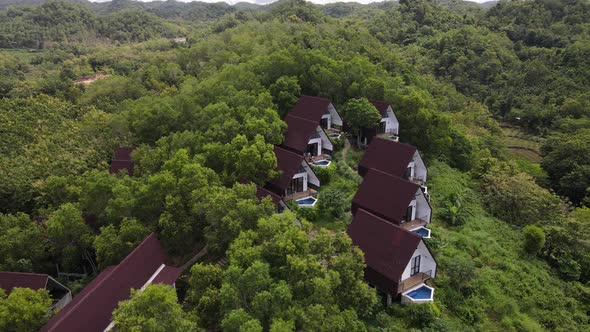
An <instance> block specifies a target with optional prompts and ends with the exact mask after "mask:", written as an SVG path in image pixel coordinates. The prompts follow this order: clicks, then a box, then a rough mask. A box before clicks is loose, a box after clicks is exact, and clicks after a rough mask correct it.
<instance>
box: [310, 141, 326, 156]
mask: <svg viewBox="0 0 590 332" xmlns="http://www.w3.org/2000/svg"><path fill="white" fill-rule="evenodd" d="M315 143H317V144H318V145H317V151H316V155H318V154H322V148H323V141H322V138H321V137H318V138H312V139H310V140H309V142H307V145H310V144H315Z"/></svg>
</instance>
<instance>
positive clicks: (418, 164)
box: [412, 150, 428, 182]
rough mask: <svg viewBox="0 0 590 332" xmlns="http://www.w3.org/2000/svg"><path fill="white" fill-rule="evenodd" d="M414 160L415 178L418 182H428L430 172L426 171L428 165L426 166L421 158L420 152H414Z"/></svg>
mask: <svg viewBox="0 0 590 332" xmlns="http://www.w3.org/2000/svg"><path fill="white" fill-rule="evenodd" d="M412 159H413V160H414V165H415V166H414V177H415V178H416V179H418V180H421V181H424V182H426V180H427V178H428V170H427V169H426V165H425V164H424V161H423V160H422V157H420V153H419V152H418V150H416V152H414V157H413V158H412Z"/></svg>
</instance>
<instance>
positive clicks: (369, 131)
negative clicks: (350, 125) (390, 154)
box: [355, 100, 399, 145]
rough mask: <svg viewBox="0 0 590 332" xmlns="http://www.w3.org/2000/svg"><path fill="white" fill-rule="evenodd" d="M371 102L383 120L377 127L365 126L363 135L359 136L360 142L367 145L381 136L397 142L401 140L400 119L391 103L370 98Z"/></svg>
mask: <svg viewBox="0 0 590 332" xmlns="http://www.w3.org/2000/svg"><path fill="white" fill-rule="evenodd" d="M370 102H371V104H373V106H375V108H376V109H377V111H379V114H381V120H380V121H379V123H378V124H377V125H376V126H375V127H373V128H364V129H363V130H362V131H361V137H359V138H358V139H359V141H360V144H362V145H367V144H369V143H371V141H373V139H374V138H375V137H381V138H384V139H388V140H392V141H396V142H397V141H398V140H399V121H398V120H397V117H396V116H395V113H394V112H393V109H392V108H391V105H389V103H387V102H385V101H381V100H370ZM355 139H356V137H355Z"/></svg>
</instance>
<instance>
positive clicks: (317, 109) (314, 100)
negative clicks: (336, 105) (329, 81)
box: [289, 96, 331, 125]
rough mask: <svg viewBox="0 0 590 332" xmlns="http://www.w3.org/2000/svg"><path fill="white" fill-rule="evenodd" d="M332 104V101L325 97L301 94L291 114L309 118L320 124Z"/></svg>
mask: <svg viewBox="0 0 590 332" xmlns="http://www.w3.org/2000/svg"><path fill="white" fill-rule="evenodd" d="M330 104H331V102H330V101H329V100H328V99H325V98H320V97H312V96H301V97H299V100H298V101H297V104H295V106H294V107H293V110H292V111H291V112H290V113H289V114H291V115H295V116H298V117H300V118H303V119H307V120H309V121H311V122H313V123H315V124H316V125H319V124H320V120H321V119H322V116H323V115H324V114H325V113H326V112H327V111H328V106H329V105H330Z"/></svg>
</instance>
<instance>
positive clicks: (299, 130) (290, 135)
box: [282, 114, 319, 153]
mask: <svg viewBox="0 0 590 332" xmlns="http://www.w3.org/2000/svg"><path fill="white" fill-rule="evenodd" d="M284 121H285V123H287V132H285V140H284V141H283V144H282V146H283V147H284V148H286V149H289V150H292V151H293V152H297V153H304V152H305V150H306V149H307V143H309V140H310V138H311V137H312V136H313V135H314V134H315V133H316V129H317V128H318V126H319V124H318V123H317V122H312V121H309V120H307V119H304V118H300V117H298V116H295V115H292V114H287V116H286V117H285V119H284Z"/></svg>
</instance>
